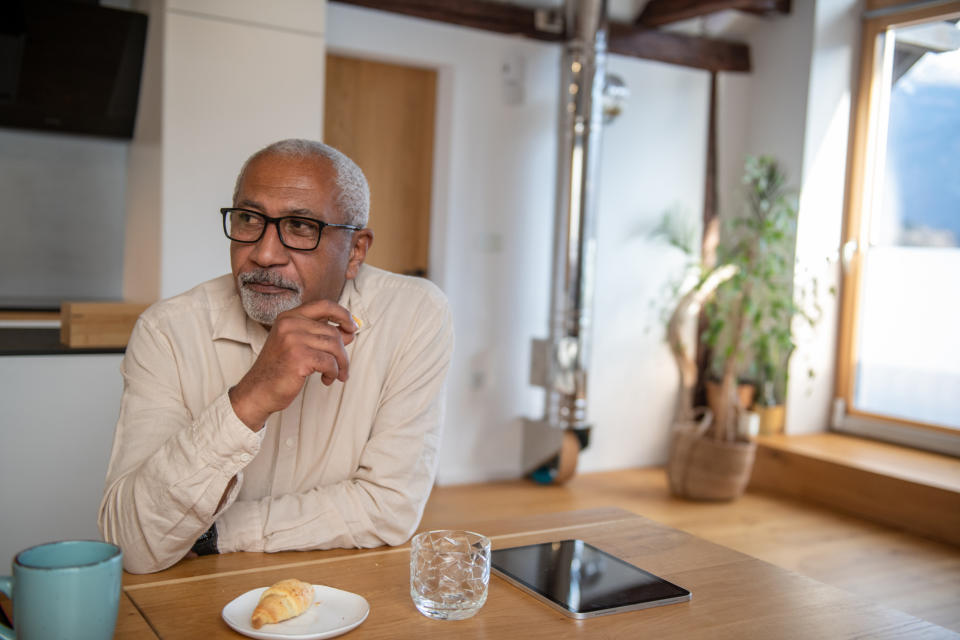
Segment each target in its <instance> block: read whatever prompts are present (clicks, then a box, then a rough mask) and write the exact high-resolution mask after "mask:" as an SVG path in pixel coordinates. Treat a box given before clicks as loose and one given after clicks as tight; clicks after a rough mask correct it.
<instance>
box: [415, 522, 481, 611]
mask: <svg viewBox="0 0 960 640" xmlns="http://www.w3.org/2000/svg"><path fill="white" fill-rule="evenodd" d="M489 582H490V539H489V538H487V537H486V536H483V535H480V534H479V533H473V532H471V531H452V530H442V531H427V532H424V533H421V534H418V535H416V536H414V538H413V540H412V541H411V542H410V596H411V597H412V598H413V603H414V604H415V605H416V606H417V609H418V610H419V611H420V613H422V614H423V615H425V616H427V617H428V618H434V619H436V620H462V619H464V618H469V617H470V616H472V615H474V614H475V613H476V612H477V611H479V610H480V607H482V606H483V603H484V602H486V601H487V585H488V584H489Z"/></svg>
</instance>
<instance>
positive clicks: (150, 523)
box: [99, 318, 262, 573]
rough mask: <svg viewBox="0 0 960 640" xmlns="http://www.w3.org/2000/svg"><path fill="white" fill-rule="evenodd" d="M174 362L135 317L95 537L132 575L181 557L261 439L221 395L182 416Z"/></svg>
mask: <svg viewBox="0 0 960 640" xmlns="http://www.w3.org/2000/svg"><path fill="white" fill-rule="evenodd" d="M173 362H174V358H173V354H172V353H170V352H169V350H168V341H167V340H166V339H165V338H164V336H162V335H161V334H160V333H159V332H158V331H157V329H156V327H154V326H152V325H151V324H150V323H149V322H148V321H146V320H144V319H142V318H141V320H139V321H138V323H137V325H136V327H135V329H134V331H133V334H132V335H131V338H130V341H129V343H128V346H127V352H126V354H125V356H124V359H123V362H122V364H121V373H122V375H123V379H124V393H123V398H122V400H121V407H120V417H119V420H118V422H117V430H116V433H115V435H114V445H113V451H112V453H111V457H110V464H109V467H108V471H107V480H106V489H105V492H104V497H103V500H102V502H101V505H100V514H99V524H100V529H101V532H102V533H103V536H104V538H105V539H106V540H108V541H110V542H113V543H115V544H117V545H119V546H120V547H121V548H122V549H123V551H124V566H125V568H126V569H127V570H128V571H131V572H133V573H146V572H152V571H159V570H160V569H164V568H166V567H169V566H171V565H173V564H174V563H176V562H177V561H178V560H180V559H181V558H182V557H183V556H184V555H185V554H186V553H187V551H189V549H190V547H191V546H192V545H193V542H194V541H195V540H196V539H197V538H198V537H199V536H200V535H201V534H202V533H203V532H204V531H206V530H207V529H208V528H209V527H210V525H211V523H212V522H213V521H214V519H215V516H216V513H215V511H216V508H217V505H218V504H219V503H220V499H221V498H222V496H223V493H224V491H225V490H226V488H227V485H228V483H229V482H230V479H231V478H233V477H234V476H239V477H238V482H237V487H235V488H234V489H233V490H232V492H231V493H232V497H234V498H235V497H236V495H237V493H238V491H239V485H240V484H241V483H242V470H243V468H244V467H245V466H246V465H247V464H248V463H249V462H250V461H251V460H252V459H253V458H254V456H256V455H257V453H258V452H259V450H260V444H261V440H262V436H261V435H258V434H257V433H254V432H253V431H251V430H250V429H249V428H247V426H246V425H244V424H243V423H242V422H241V421H240V420H239V419H238V418H237V416H236V414H234V412H233V407H232V406H231V404H230V399H229V397H228V396H227V393H226V391H224V392H223V393H221V394H220V395H218V396H217V397H216V398H215V399H214V400H213V402H212V403H210V405H209V406H208V407H206V408H205V409H204V410H203V411H202V412H201V413H200V414H199V415H197V416H196V417H194V416H192V415H190V412H189V411H188V410H187V408H186V407H185V406H184V401H183V398H182V396H181V393H180V387H179V385H177V384H176V382H177V381H178V380H179V376H178V375H177V374H176V372H175V371H173V370H171V369H172V368H173V366H172V365H173ZM230 497H231V496H228V503H229V498H230Z"/></svg>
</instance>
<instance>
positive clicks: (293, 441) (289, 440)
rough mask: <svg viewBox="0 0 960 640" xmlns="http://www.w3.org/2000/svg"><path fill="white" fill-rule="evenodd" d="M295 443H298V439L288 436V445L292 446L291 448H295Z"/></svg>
mask: <svg viewBox="0 0 960 640" xmlns="http://www.w3.org/2000/svg"><path fill="white" fill-rule="evenodd" d="M295 444H297V443H296V441H295V440H294V439H293V438H287V446H288V447H290V448H291V449H292V448H293V445H295Z"/></svg>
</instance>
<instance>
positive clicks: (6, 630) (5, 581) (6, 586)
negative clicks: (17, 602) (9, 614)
mask: <svg viewBox="0 0 960 640" xmlns="http://www.w3.org/2000/svg"><path fill="white" fill-rule="evenodd" d="M0 591H2V592H3V593H4V594H6V596H7V597H8V598H10V599H11V600H12V599H13V576H0ZM0 638H3V640H14V635H13V629H11V628H10V627H8V626H7V625H5V624H0Z"/></svg>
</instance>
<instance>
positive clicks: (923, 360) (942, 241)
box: [835, 2, 960, 455]
mask: <svg viewBox="0 0 960 640" xmlns="http://www.w3.org/2000/svg"><path fill="white" fill-rule="evenodd" d="M911 4H912V5H913V6H916V4H915V3H911ZM958 21H960V2H950V3H931V5H930V6H929V7H928V8H927V9H914V10H911V11H897V10H896V7H894V8H892V9H891V8H884V9H878V10H875V11H868V13H867V20H866V21H865V23H864V36H863V45H862V60H861V80H860V95H859V97H858V104H857V111H856V114H855V122H854V136H853V140H852V144H853V145H854V146H853V150H852V154H851V172H850V182H849V189H848V191H849V194H848V203H847V205H848V206H847V220H846V225H845V244H844V250H843V254H844V267H845V270H844V282H843V283H844V290H843V299H842V310H841V336H840V352H839V358H838V365H839V366H838V378H837V385H838V393H837V395H838V397H839V402H838V407H837V415H836V416H835V423H836V425H835V426H837V428H839V429H841V430H844V431H852V432H856V433H861V434H863V435H869V436H873V437H880V438H884V439H890V440H894V441H898V442H902V443H906V444H912V445H915V446H919V447H922V448H927V449H934V450H938V451H943V452H949V453H953V454H956V455H960V26H958Z"/></svg>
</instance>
